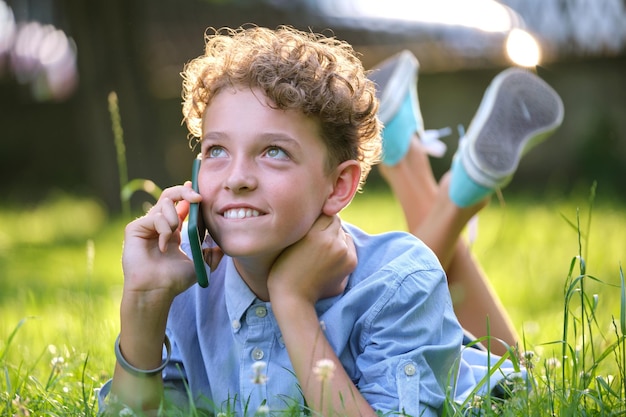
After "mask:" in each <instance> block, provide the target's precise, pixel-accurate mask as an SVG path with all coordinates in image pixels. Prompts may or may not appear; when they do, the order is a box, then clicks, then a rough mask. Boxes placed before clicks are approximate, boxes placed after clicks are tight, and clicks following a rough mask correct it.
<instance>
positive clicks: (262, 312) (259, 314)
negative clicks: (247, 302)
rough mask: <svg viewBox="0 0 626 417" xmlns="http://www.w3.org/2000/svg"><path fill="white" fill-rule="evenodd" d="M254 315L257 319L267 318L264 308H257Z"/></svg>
mask: <svg viewBox="0 0 626 417" xmlns="http://www.w3.org/2000/svg"><path fill="white" fill-rule="evenodd" d="M255 314H256V316H257V317H260V318H263V317H265V316H267V308H265V307H257V308H256V310H255Z"/></svg>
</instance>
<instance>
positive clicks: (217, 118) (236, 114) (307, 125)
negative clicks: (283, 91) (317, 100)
mask: <svg viewBox="0 0 626 417" xmlns="http://www.w3.org/2000/svg"><path fill="white" fill-rule="evenodd" d="M321 131H322V130H321V123H320V121H319V119H318V118H316V117H313V116H308V115H305V114H304V113H302V112H300V111H298V110H294V109H288V110H283V109H277V108H275V106H274V105H273V103H272V102H271V100H270V99H269V98H268V97H267V96H265V94H263V92H261V91H259V90H257V89H250V88H237V89H234V88H229V89H224V90H221V91H220V92H219V93H218V94H216V95H215V96H214V97H213V99H212V100H211V101H210V103H209V104H208V105H207V107H206V109H205V112H204V115H203V118H202V139H203V141H204V139H209V138H216V137H218V136H219V137H222V138H230V139H235V138H254V139H260V138H264V139H267V138H274V139H275V140H276V141H279V142H286V141H296V142H298V143H299V144H301V145H302V146H303V147H305V148H311V147H316V148H321V149H323V150H324V151H325V153H326V154H328V152H327V151H328V149H327V144H326V141H324V140H323V137H322V134H321Z"/></svg>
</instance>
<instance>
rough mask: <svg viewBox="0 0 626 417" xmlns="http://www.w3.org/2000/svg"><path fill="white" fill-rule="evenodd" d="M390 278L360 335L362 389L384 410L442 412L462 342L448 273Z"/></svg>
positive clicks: (413, 413) (416, 413) (417, 413)
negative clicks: (448, 283)
mask: <svg viewBox="0 0 626 417" xmlns="http://www.w3.org/2000/svg"><path fill="white" fill-rule="evenodd" d="M388 279H389V280H392V281H393V282H392V284H391V285H389V286H388V287H387V288H386V290H385V293H384V294H383V295H382V296H381V297H380V298H379V299H378V300H376V302H375V304H374V305H373V307H372V309H371V310H370V311H371V313H370V315H369V317H368V318H367V321H366V323H365V325H364V329H363V331H362V333H361V336H360V337H361V340H360V343H361V352H362V353H361V354H360V355H359V357H358V358H357V367H358V369H359V371H360V378H359V381H358V382H357V385H358V388H359V391H360V392H361V393H362V394H363V395H364V396H365V398H366V399H367V400H368V402H369V403H370V404H371V405H372V407H374V409H376V410H379V411H382V412H388V411H395V412H400V413H403V414H405V415H410V416H431V415H432V416H436V415H439V414H440V412H441V409H442V407H443V403H444V400H445V392H446V389H445V387H446V386H448V385H449V382H450V381H451V371H452V369H453V368H454V365H455V361H456V360H457V358H458V355H459V352H460V345H461V340H462V330H461V327H460V325H459V324H458V321H457V319H456V316H455V315H454V312H453V310H452V302H451V300H450V294H449V291H448V286H447V282H446V279H445V274H444V272H443V270H439V269H432V270H422V271H417V272H415V273H413V274H411V275H408V276H406V277H400V276H390V277H388Z"/></svg>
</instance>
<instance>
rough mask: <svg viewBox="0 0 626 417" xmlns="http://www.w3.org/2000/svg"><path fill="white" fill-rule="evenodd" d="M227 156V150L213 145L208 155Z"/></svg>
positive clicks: (213, 156) (212, 156)
mask: <svg viewBox="0 0 626 417" xmlns="http://www.w3.org/2000/svg"><path fill="white" fill-rule="evenodd" d="M225 156H226V151H225V150H224V148H222V147H221V146H212V147H211V148H210V149H209V152H208V157H209V158H223V157H225Z"/></svg>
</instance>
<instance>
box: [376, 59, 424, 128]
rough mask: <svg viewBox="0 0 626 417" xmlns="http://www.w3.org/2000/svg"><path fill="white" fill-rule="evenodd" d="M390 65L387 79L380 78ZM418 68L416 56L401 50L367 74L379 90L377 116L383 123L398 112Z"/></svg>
mask: <svg viewBox="0 0 626 417" xmlns="http://www.w3.org/2000/svg"><path fill="white" fill-rule="evenodd" d="M391 65H394V66H395V68H393V69H392V70H391V74H390V75H389V76H388V77H387V79H385V80H383V79H381V76H384V75H386V71H387V70H388V68H387V67H388V66H391ZM418 70H419V62H418V61H417V58H415V56H414V55H413V54H412V53H411V52H409V51H407V50H403V51H402V52H399V53H398V54H396V55H394V56H392V57H391V58H388V59H387V60H385V61H383V62H381V63H380V64H379V65H378V66H377V68H375V69H374V70H372V72H371V73H370V75H369V76H368V78H369V79H370V80H372V81H374V83H375V84H376V86H377V88H376V91H379V92H380V96H379V100H380V107H379V112H378V117H379V118H380V121H381V122H383V124H385V123H388V122H389V121H390V120H391V119H392V118H393V116H394V115H395V114H396V113H397V112H398V109H399V108H400V105H401V104H402V101H403V100H404V97H405V95H404V92H406V91H409V89H411V88H415V85H416V84H417V71H418ZM377 73H378V74H377Z"/></svg>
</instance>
